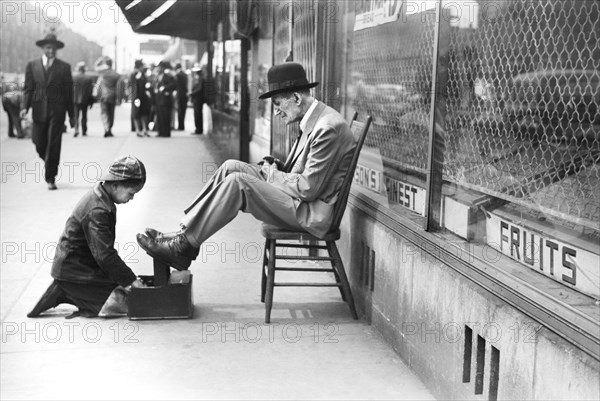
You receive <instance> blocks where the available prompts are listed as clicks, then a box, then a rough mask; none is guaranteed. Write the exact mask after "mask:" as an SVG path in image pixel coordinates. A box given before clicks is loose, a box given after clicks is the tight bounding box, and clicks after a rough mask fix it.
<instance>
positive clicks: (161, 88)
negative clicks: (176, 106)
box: [152, 73, 177, 107]
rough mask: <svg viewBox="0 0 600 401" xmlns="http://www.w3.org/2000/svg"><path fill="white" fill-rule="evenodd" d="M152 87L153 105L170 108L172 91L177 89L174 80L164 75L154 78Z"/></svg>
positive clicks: (169, 75) (166, 74)
mask: <svg viewBox="0 0 600 401" xmlns="http://www.w3.org/2000/svg"><path fill="white" fill-rule="evenodd" d="M152 86H153V88H152V90H153V96H154V104H156V105H157V106H169V107H171V106H172V104H173V91H174V90H175V89H176V88H177V83H176V82H175V78H173V76H172V75H171V74H168V73H164V74H162V77H156V80H155V81H154V82H153V83H152Z"/></svg>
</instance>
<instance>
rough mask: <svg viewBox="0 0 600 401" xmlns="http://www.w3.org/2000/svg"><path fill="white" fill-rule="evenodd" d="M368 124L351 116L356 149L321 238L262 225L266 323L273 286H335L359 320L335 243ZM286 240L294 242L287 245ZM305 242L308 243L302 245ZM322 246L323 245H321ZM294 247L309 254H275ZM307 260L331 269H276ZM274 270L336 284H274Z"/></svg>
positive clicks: (269, 313) (263, 300)
mask: <svg viewBox="0 0 600 401" xmlns="http://www.w3.org/2000/svg"><path fill="white" fill-rule="evenodd" d="M370 125H371V117H370V116H367V119H366V120H365V121H363V122H361V121H359V120H358V113H354V116H353V117H352V121H351V122H350V128H351V129H352V133H353V134H354V136H355V137H356V138H357V144H356V150H355V151H354V155H353V156H352V161H351V163H350V166H349V167H348V172H347V173H346V176H345V177H344V181H343V183H342V187H341V189H340V193H339V198H338V200H337V202H336V204H335V207H334V211H333V213H334V214H333V222H332V225H331V230H330V231H329V233H327V234H326V235H325V236H324V237H322V238H318V237H316V236H314V235H312V234H310V233H308V232H306V231H289V230H284V229H280V228H278V227H275V226H271V225H268V224H263V227H262V234H263V236H264V237H265V239H266V241H265V252H264V257H263V268H262V282H261V301H262V302H265V323H270V322H271V309H272V307H273V292H274V289H275V287H280V286H286V287H338V288H339V290H340V294H341V296H342V300H344V301H345V302H346V303H348V306H349V307H350V312H351V313H352V317H353V318H354V319H358V315H357V314H356V308H355V307H354V299H353V298H352V291H351V289H350V283H349V282H348V277H347V276H346V272H345V270H344V264H343V263H342V258H341V257H340V254H339V252H338V249H337V246H336V244H335V241H337V240H338V239H339V238H340V223H341V221H342V217H343V215H344V211H345V210H346V204H347V202H348V195H349V194H350V187H351V186H352V181H353V178H354V170H355V169H356V164H357V162H358V156H359V155H360V151H361V149H362V146H363V143H364V141H365V138H366V136H367V132H368V130H369V127H370ZM289 241H295V242H293V243H290V242H289ZM305 241H308V242H307V243H305ZM323 243H325V244H324V245H323ZM281 248H295V249H308V255H306V256H305V255H298V256H289V255H282V254H278V253H277V249H281ZM319 250H327V254H328V256H318V252H319ZM280 259H282V260H290V261H291V260H294V261H300V260H308V261H327V262H330V263H331V268H330V269H328V268H321V267H314V266H304V267H278V266H277V261H278V260H280ZM276 271H304V272H321V273H326V272H328V273H333V275H334V277H335V280H336V282H335V283H333V282H331V283H323V282H316V283H315V282H275V272H276Z"/></svg>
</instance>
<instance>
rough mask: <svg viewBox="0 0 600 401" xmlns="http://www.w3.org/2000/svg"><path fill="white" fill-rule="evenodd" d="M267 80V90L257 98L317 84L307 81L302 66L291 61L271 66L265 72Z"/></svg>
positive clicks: (316, 83) (264, 97) (307, 87)
mask: <svg viewBox="0 0 600 401" xmlns="http://www.w3.org/2000/svg"><path fill="white" fill-rule="evenodd" d="M267 82H268V83H269V91H268V92H265V93H263V94H262V95H260V96H259V99H267V98H270V97H271V96H273V95H276V94H278V93H282V92H293V91H298V90H302V89H309V88H314V87H315V86H317V85H319V83H318V82H308V79H307V78H306V71H305V70H304V67H302V65H301V64H298V63H292V62H287V63H283V64H277V65H274V66H273V67H271V68H270V69H269V71H268V72H267Z"/></svg>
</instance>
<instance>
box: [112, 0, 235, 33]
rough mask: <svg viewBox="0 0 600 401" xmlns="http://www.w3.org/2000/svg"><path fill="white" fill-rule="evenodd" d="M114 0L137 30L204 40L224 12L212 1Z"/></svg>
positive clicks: (220, 6)
mask: <svg viewBox="0 0 600 401" xmlns="http://www.w3.org/2000/svg"><path fill="white" fill-rule="evenodd" d="M115 1H116V3H117V5H118V6H119V8H121V10H122V11H123V14H124V15H125V18H127V22H129V24H130V25H131V27H132V28H133V31H134V32H137V33H146V34H154V35H169V36H175V37H179V38H186V39H192V40H199V41H205V40H207V39H208V37H209V34H208V33H209V29H210V28H211V27H212V30H213V31H215V30H216V27H217V23H218V22H219V20H220V18H221V17H222V15H223V13H222V5H221V4H222V3H221V2H219V1H213V0H204V1H193V0H115ZM225 4H227V3H225Z"/></svg>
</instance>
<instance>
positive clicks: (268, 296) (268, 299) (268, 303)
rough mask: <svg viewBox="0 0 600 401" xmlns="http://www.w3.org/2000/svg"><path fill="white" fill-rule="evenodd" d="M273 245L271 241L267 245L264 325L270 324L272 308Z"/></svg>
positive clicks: (273, 287)
mask: <svg viewBox="0 0 600 401" xmlns="http://www.w3.org/2000/svg"><path fill="white" fill-rule="evenodd" d="M275 243H276V240H271V241H270V243H269V262H268V271H267V294H266V299H265V323H271V309H272V308H273V291H274V289H275V262H276V259H277V258H276V255H275Z"/></svg>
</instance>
